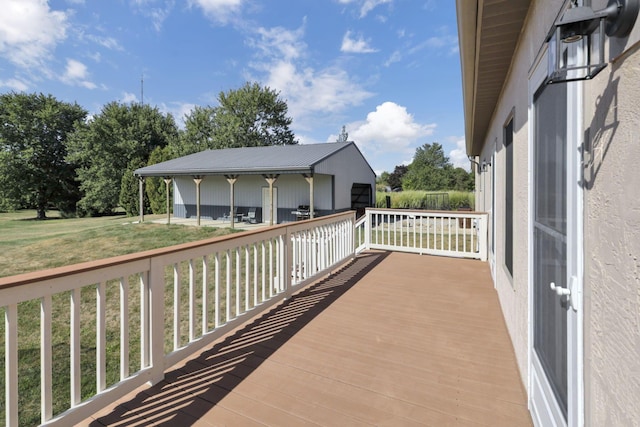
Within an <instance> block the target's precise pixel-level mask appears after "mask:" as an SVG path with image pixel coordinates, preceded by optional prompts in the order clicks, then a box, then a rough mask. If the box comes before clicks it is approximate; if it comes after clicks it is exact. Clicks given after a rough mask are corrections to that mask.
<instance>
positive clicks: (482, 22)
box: [456, 0, 531, 156]
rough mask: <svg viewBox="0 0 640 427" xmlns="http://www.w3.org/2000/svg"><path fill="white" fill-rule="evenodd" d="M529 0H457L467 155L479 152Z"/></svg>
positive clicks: (506, 72)
mask: <svg viewBox="0 0 640 427" xmlns="http://www.w3.org/2000/svg"><path fill="white" fill-rule="evenodd" d="M530 4H531V0H456V11H457V18H458V42H459V45H460V63H461V67H462V93H463V105H464V121H465V141H466V150H467V155H469V156H476V155H479V154H480V152H481V151H482V145H483V143H484V140H485V138H486V134H487V130H488V127H489V123H490V121H491V118H492V116H493V114H494V111H495V108H496V105H497V103H498V99H499V97H500V93H501V92H502V88H503V86H504V82H505V80H506V78H507V75H508V73H509V69H510V68H511V62H512V60H513V54H514V52H515V49H516V46H517V44H518V41H519V40H520V33H521V31H522V28H523V26H524V21H525V18H526V16H527V11H528V10H529V5H530Z"/></svg>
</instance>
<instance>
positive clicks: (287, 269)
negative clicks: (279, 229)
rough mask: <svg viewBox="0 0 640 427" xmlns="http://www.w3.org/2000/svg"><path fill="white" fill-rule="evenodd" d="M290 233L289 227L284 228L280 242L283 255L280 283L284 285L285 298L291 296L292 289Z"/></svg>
mask: <svg viewBox="0 0 640 427" xmlns="http://www.w3.org/2000/svg"><path fill="white" fill-rule="evenodd" d="M291 238H292V234H291V231H289V227H286V228H285V234H284V237H283V242H282V255H283V257H284V259H283V261H284V263H283V266H284V268H283V270H284V271H282V277H281V278H280V280H281V283H282V285H283V286H284V291H285V294H284V295H285V298H286V299H289V298H291V295H292V294H293V289H292V288H291V272H292V268H293V245H292V243H291Z"/></svg>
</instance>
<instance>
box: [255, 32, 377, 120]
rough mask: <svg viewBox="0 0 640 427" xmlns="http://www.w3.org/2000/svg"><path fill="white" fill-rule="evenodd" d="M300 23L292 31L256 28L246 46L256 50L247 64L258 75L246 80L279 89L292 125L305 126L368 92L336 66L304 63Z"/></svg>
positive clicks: (356, 100) (340, 109) (355, 103)
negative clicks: (317, 66) (287, 108)
mask: <svg viewBox="0 0 640 427" xmlns="http://www.w3.org/2000/svg"><path fill="white" fill-rule="evenodd" d="M303 37H304V24H303V25H302V26H301V27H300V28H298V29H296V30H286V29H284V28H280V27H278V28H272V29H264V28H258V29H257V30H256V31H255V37H253V38H252V39H251V40H250V41H249V45H250V46H252V47H254V48H255V49H256V50H257V55H256V59H255V60H254V61H253V62H252V63H251V64H250V66H251V68H252V70H253V72H256V73H258V74H259V76H249V78H248V79H249V80H258V81H262V82H264V84H266V85H267V86H269V87H270V88H272V89H275V90H277V91H279V92H280V96H281V98H282V99H284V100H286V101H287V105H288V107H289V113H290V115H291V117H293V119H294V124H293V125H292V127H293V128H295V129H297V130H301V129H302V130H304V129H308V128H309V126H307V121H308V120H309V119H310V118H311V117H312V116H313V119H314V120H315V121H317V120H318V119H319V118H320V117H323V116H327V115H331V114H335V113H337V112H340V111H344V110H345V109H346V108H348V107H351V106H354V105H359V104H361V103H362V101H363V100H365V99H367V98H369V97H370V96H371V95H372V94H371V93H369V92H368V91H366V90H365V89H363V88H362V86H361V85H360V84H358V83H357V82H355V81H353V80H352V79H351V77H350V76H349V75H348V73H347V72H346V71H345V70H343V69H342V68H340V67H337V66H332V65H327V66H326V67H324V68H321V69H315V68H313V67H310V66H308V65H307V64H305V51H306V49H307V45H306V43H304V41H303Z"/></svg>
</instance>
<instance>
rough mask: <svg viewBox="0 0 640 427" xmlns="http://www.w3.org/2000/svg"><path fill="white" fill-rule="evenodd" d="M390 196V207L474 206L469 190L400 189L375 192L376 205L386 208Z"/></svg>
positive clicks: (446, 207) (473, 198)
mask: <svg viewBox="0 0 640 427" xmlns="http://www.w3.org/2000/svg"><path fill="white" fill-rule="evenodd" d="M387 197H390V198H391V208H392V209H445V210H447V209H450V210H457V209H459V208H463V207H470V208H471V209H474V208H475V195H474V193H473V192H471V191H444V192H437V191H417V190H412V191H400V192H391V193H385V192H381V191H378V192H377V193H376V207H377V208H386V207H387V203H386V198H387Z"/></svg>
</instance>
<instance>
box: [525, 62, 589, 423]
mask: <svg viewBox="0 0 640 427" xmlns="http://www.w3.org/2000/svg"><path fill="white" fill-rule="evenodd" d="M539 59H540V60H539V62H538V63H537V65H536V66H535V67H534V68H533V72H532V73H531V75H530V76H529V103H528V104H529V111H528V128H529V129H528V131H529V147H528V149H529V153H528V154H529V167H528V192H529V195H528V196H529V208H528V211H529V219H528V237H529V242H528V248H529V253H528V264H529V265H528V267H529V268H528V289H529V337H528V347H529V350H528V359H529V361H528V369H529V375H528V390H529V409H530V411H531V414H532V418H533V421H534V423H535V424H536V425H538V426H541V427H542V426H544V427H546V426H568V427H576V426H583V425H584V368H583V366H584V339H583V325H584V313H583V310H582V306H583V304H582V299H583V295H582V294H583V293H582V288H583V259H584V255H583V188H582V182H583V180H582V168H581V164H582V163H581V152H580V147H581V145H582V144H581V142H582V135H583V132H582V127H583V102H582V93H583V89H582V85H583V84H582V82H572V83H558V84H567V85H568V86H567V139H568V140H567V150H568V152H567V276H568V277H567V285H568V286H571V285H573V292H572V295H571V298H572V300H573V303H574V304H575V305H576V307H577V310H573V309H572V308H569V310H570V314H569V319H568V322H567V323H568V325H570V327H568V334H567V340H568V344H567V363H568V365H569V366H568V369H567V370H568V379H567V389H568V391H567V393H568V396H567V400H568V419H567V420H566V422H565V420H564V417H563V416H562V415H561V413H560V412H559V410H558V408H557V404H556V403H555V399H554V398H549V396H548V395H547V394H546V393H545V387H547V390H548V387H549V385H548V383H547V380H546V377H545V376H544V375H539V374H538V373H539V372H542V370H541V366H540V365H539V362H538V358H537V355H536V354H535V351H534V342H533V340H534V338H533V337H534V330H533V328H534V317H533V316H534V288H533V286H534V282H533V280H534V271H533V269H534V258H533V257H534V238H533V236H534V225H533V222H534V215H535V212H534V191H533V190H534V188H533V186H534V185H533V184H534V179H533V177H534V175H533V174H534V170H533V167H534V163H533V162H534V147H535V138H536V136H535V121H534V120H535V117H534V109H533V107H534V105H533V101H534V95H535V93H536V92H537V90H538V89H539V88H540V86H541V85H542V84H544V80H545V79H546V76H547V65H546V64H547V57H546V54H544V55H542V56H541V58H539ZM549 292H551V290H549Z"/></svg>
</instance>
